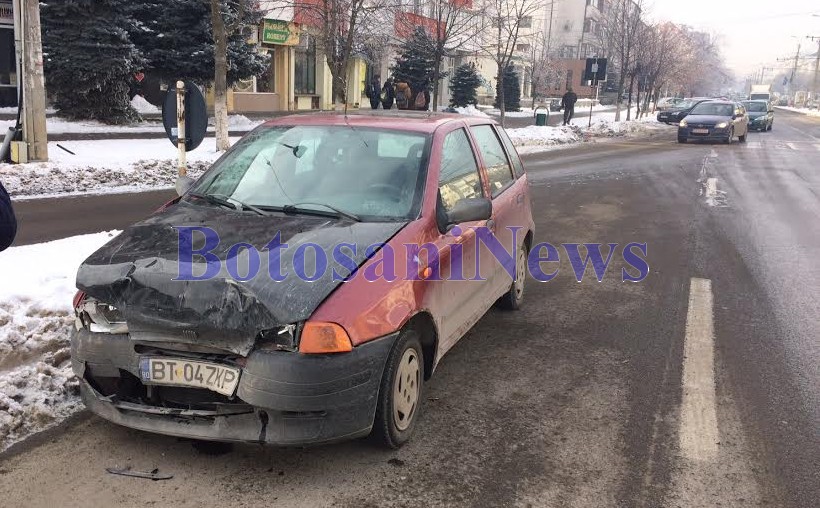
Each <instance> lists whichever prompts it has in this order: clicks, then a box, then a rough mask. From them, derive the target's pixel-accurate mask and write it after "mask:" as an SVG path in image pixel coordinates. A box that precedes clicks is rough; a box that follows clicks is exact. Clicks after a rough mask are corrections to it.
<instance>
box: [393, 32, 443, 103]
mask: <svg viewBox="0 0 820 508" xmlns="http://www.w3.org/2000/svg"><path fill="white" fill-rule="evenodd" d="M434 48H435V42H434V41H433V39H432V38H431V37H430V35H429V34H428V33H427V31H426V30H425V29H424V28H422V27H416V30H415V31H414V32H413V35H412V36H411V37H410V38H409V39H408V40H407V42H406V43H405V44H404V46H402V48H401V49H400V50H399V55H398V57H397V58H396V64H395V65H394V66H393V67H391V68H390V71H391V72H392V73H393V80H394V81H395V82H400V81H403V82H405V83H407V84H408V85H410V89H411V90H413V97H415V96H416V94H417V93H419V92H422V91H426V92H430V90H432V86H433V71H434V66H435V59H434Z"/></svg>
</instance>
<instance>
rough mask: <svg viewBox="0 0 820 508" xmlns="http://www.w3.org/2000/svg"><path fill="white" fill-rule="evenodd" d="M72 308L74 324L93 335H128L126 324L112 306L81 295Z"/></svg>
mask: <svg viewBox="0 0 820 508" xmlns="http://www.w3.org/2000/svg"><path fill="white" fill-rule="evenodd" d="M78 300H79V301H77V302H76V303H75V306H74V324H75V326H76V327H77V329H78V330H79V329H81V328H86V329H87V330H88V331H90V332H93V333H128V323H126V322H125V318H124V317H123V316H122V314H121V313H120V311H119V309H117V308H116V307H114V306H113V305H110V304H107V303H103V302H100V301H97V300H95V299H93V298H89V297H87V296H85V295H83V297H82V298H80V299H78Z"/></svg>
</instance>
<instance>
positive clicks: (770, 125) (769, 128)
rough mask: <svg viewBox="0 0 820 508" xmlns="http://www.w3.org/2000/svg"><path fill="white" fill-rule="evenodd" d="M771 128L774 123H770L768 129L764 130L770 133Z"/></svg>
mask: <svg viewBox="0 0 820 508" xmlns="http://www.w3.org/2000/svg"><path fill="white" fill-rule="evenodd" d="M772 127H774V122H772V123H770V124H769V127H768V128H766V130H767V131H770V130H772Z"/></svg>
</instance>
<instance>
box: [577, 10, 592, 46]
mask: <svg viewBox="0 0 820 508" xmlns="http://www.w3.org/2000/svg"><path fill="white" fill-rule="evenodd" d="M588 7H589V2H588V1H587V2H586V3H585V4H584V22H583V23H581V39H580V40H579V41H578V58H581V50H582V48H583V47H584V34H586V32H587V8H588ZM591 28H592V26H590V29H591ZM585 56H586V55H585Z"/></svg>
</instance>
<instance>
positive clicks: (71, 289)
mask: <svg viewBox="0 0 820 508" xmlns="http://www.w3.org/2000/svg"><path fill="white" fill-rule="evenodd" d="M116 234H118V232H117V231H111V232H105V233H96V234H91V235H81V236H74V237H70V238H64V239H62V240H56V241H53V242H47V243H41V244H35V245H25V246H22V247H12V248H10V249H8V250H6V251H5V252H2V253H0V281H2V285H0V451H2V450H4V449H6V448H7V447H8V446H10V445H11V444H12V443H14V442H16V441H19V440H21V439H23V438H25V437H26V436H29V435H31V434H33V433H35V432H39V431H42V430H44V429H46V428H48V427H49V426H51V425H53V424H56V423H58V422H59V421H60V420H62V419H64V418H66V417H68V416H69V415H71V414H72V413H74V412H76V411H78V410H79V409H81V408H82V404H81V403H80V399H79V391H78V384H77V380H76V379H75V378H74V375H73V374H72V372H71V364H70V360H69V349H70V348H69V333H70V331H71V327H72V326H73V319H72V317H71V301H72V297H73V296H74V293H75V292H76V289H75V286H74V284H75V278H76V274H77V268H78V267H79V266H80V264H81V263H82V262H83V261H84V260H85V258H87V257H88V256H89V255H90V254H91V253H92V252H94V251H95V250H97V249H98V248H99V247H100V246H102V245H103V244H104V243H106V242H108V241H109V240H110V239H111V238H113V237H114V236H115V235H116Z"/></svg>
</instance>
